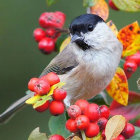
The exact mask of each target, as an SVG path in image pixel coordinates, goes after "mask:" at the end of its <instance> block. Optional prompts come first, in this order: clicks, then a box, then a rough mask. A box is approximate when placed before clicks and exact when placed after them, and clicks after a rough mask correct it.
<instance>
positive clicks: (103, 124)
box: [97, 117, 108, 130]
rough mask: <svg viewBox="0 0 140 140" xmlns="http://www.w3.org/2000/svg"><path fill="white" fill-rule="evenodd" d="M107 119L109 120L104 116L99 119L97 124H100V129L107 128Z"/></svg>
mask: <svg viewBox="0 0 140 140" xmlns="http://www.w3.org/2000/svg"><path fill="white" fill-rule="evenodd" d="M107 121H108V120H107V119H106V118H104V117H102V118H100V119H99V120H98V122H97V124H98V126H99V128H100V130H104V129H105V127H106V124H107Z"/></svg>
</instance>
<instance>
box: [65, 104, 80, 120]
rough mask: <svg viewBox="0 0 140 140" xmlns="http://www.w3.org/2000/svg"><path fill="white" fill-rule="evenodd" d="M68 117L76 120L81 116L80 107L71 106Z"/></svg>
mask: <svg viewBox="0 0 140 140" xmlns="http://www.w3.org/2000/svg"><path fill="white" fill-rule="evenodd" d="M67 112H68V115H69V117H71V118H72V119H75V118H77V117H78V116H79V115H81V109H80V107H79V106H77V105H71V106H70V107H69V108H68V111H67Z"/></svg>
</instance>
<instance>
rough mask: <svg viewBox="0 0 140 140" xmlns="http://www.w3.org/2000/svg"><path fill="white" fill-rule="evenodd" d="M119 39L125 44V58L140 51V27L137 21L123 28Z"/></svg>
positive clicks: (123, 54)
mask: <svg viewBox="0 0 140 140" xmlns="http://www.w3.org/2000/svg"><path fill="white" fill-rule="evenodd" d="M117 37H118V39H119V40H120V41H121V43H122V44H123V53H122V56H123V57H126V56H129V55H133V54H135V53H136V52H137V51H138V50H140V27H139V25H138V22H137V21H136V22H134V23H132V24H130V25H127V26H125V27H124V28H122V29H121V30H120V31H119V33H118V36H117Z"/></svg>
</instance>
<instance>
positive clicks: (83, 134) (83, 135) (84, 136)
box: [81, 131, 86, 140]
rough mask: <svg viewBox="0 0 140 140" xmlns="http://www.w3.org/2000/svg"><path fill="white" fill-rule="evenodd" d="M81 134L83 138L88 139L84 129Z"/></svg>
mask: <svg viewBox="0 0 140 140" xmlns="http://www.w3.org/2000/svg"><path fill="white" fill-rule="evenodd" d="M81 135H82V140H86V135H85V132H84V131H81Z"/></svg>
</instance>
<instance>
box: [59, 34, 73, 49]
mask: <svg viewBox="0 0 140 140" xmlns="http://www.w3.org/2000/svg"><path fill="white" fill-rule="evenodd" d="M70 40H71V37H70V36H69V37H67V38H66V39H65V40H64V41H63V42H62V44H61V46H60V52H61V51H63V49H64V48H65V47H66V46H67V45H68V44H69V43H70Z"/></svg>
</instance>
